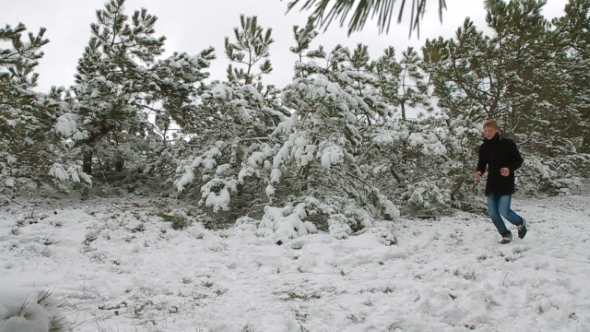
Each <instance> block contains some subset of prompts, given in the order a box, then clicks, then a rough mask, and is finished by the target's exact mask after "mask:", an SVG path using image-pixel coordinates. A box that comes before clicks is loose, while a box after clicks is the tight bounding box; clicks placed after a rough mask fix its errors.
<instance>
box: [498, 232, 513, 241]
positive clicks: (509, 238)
mask: <svg viewBox="0 0 590 332" xmlns="http://www.w3.org/2000/svg"><path fill="white" fill-rule="evenodd" d="M511 241H512V233H506V234H504V235H502V241H500V243H501V244H506V243H510V242H511Z"/></svg>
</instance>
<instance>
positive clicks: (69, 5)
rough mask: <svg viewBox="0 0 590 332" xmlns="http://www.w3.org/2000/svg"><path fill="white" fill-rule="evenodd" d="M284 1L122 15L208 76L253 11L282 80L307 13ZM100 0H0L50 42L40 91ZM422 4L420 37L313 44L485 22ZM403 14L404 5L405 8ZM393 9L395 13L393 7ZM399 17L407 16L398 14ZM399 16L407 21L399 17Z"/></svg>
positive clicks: (474, 8) (557, 7) (460, 6)
mask: <svg viewBox="0 0 590 332" xmlns="http://www.w3.org/2000/svg"><path fill="white" fill-rule="evenodd" d="M287 1H288V0H284V1H280V0H217V1H212V0H196V1H195V0H167V1H164V0H127V2H126V8H127V14H128V15H131V14H132V13H133V11H134V10H136V9H140V8H141V7H145V8H147V9H148V12H150V13H152V14H154V15H156V16H157V17H158V18H159V19H158V22H157V24H156V32H157V33H158V34H159V35H164V36H166V37H167V41H166V46H165V47H166V53H167V54H170V53H172V52H174V51H178V52H187V53H189V54H195V53H198V52H200V51H201V50H202V49H204V48H206V47H208V46H213V47H215V49H216V54H217V57H218V59H217V60H215V61H214V62H213V64H212V68H211V70H210V72H211V74H212V77H213V78H215V79H224V78H225V70H226V68H227V64H228V61H227V60H226V59H225V55H224V53H223V41H224V37H225V36H230V37H231V36H232V35H233V31H232V29H233V28H234V27H236V26H239V15H240V14H246V15H257V16H258V20H259V23H260V24H261V25H262V26H263V27H271V28H272V29H273V36H274V39H275V43H274V44H273V45H272V47H271V49H270V53H271V60H272V63H273V67H274V72H273V73H272V74H271V75H270V77H268V78H267V79H266V82H267V83H272V84H276V85H278V86H281V87H282V86H284V85H285V84H287V83H289V82H290V81H291V77H292V73H293V64H294V62H295V59H296V57H295V55H293V54H292V53H291V52H290V51H289V47H290V46H292V45H293V33H292V27H293V25H296V24H297V25H302V26H303V25H305V23H306V17H307V16H308V14H309V13H305V12H303V13H302V12H299V7H297V8H296V10H294V11H292V12H290V13H289V14H287V15H285V12H286V8H287ZM105 2H106V1H105V0H83V1H82V0H43V1H42V0H18V1H13V0H0V3H1V4H2V6H0V8H2V9H3V10H2V11H0V24H1V25H2V26H4V25H5V24H10V25H12V26H15V25H16V24H18V23H19V22H22V23H24V24H25V25H26V26H27V28H28V29H29V30H30V31H34V32H37V31H38V29H39V27H45V28H47V33H46V37H47V38H49V40H50V43H49V44H48V45H47V46H45V47H44V49H43V51H44V53H45V57H44V58H43V59H41V61H40V65H39V67H38V72H39V73H40V78H39V87H38V90H40V91H47V90H48V89H49V88H50V87H51V86H52V85H58V86H59V85H61V86H66V87H69V86H70V85H72V84H73V75H74V73H75V70H76V64H77V60H78V58H79V57H80V56H81V55H82V53H83V51H84V47H85V46H86V44H87V43H88V39H89V37H90V23H92V22H95V18H96V16H95V11H96V10H97V9H100V8H103V5H104V3H105ZM429 2H430V9H429V12H427V13H426V15H425V18H424V20H423V22H422V27H421V34H420V40H418V39H417V36H416V34H415V33H414V34H413V35H412V38H411V39H409V38H408V27H409V26H408V24H407V23H403V24H402V25H397V24H395V25H392V28H391V29H390V32H389V34H388V35H386V34H381V35H379V33H378V30H377V28H376V23H375V22H368V23H367V25H366V27H365V29H364V31H362V32H357V33H354V34H353V35H352V36H350V37H348V36H347V33H346V27H343V28H339V26H338V22H333V23H332V25H331V26H330V28H329V30H328V31H327V32H325V33H322V34H320V36H318V38H317V39H316V42H315V43H316V45H319V44H322V45H324V46H325V47H326V48H327V49H331V48H332V47H334V46H335V45H337V44H343V45H346V46H349V47H351V48H353V47H354V46H355V45H356V44H357V43H359V42H362V43H364V44H367V45H369V51H370V53H371V56H372V57H377V56H380V55H381V54H382V51H383V49H385V48H386V47H388V46H394V47H395V48H396V50H398V52H399V51H401V50H403V49H405V48H406V47H408V46H415V47H417V48H420V46H421V45H422V44H423V42H424V40H425V39H426V38H436V37H438V36H441V35H442V36H443V37H451V36H453V35H454V33H455V31H456V30H457V28H458V27H459V26H460V25H462V23H463V21H464V20H465V18H466V17H471V18H472V19H473V20H474V21H475V23H476V25H477V26H478V27H481V28H484V27H485V11H484V5H483V1H481V0H469V1H467V0H447V7H448V10H447V11H445V12H444V17H443V23H442V25H441V23H440V22H439V20H438V13H437V6H438V1H435V0H430V1H429ZM565 4H566V0H548V4H547V6H546V7H545V15H546V16H548V17H555V16H561V15H562V13H563V8H564V6H565ZM408 13H409V11H408ZM396 14H397V11H396ZM406 15H407V14H406ZM406 22H407V20H406Z"/></svg>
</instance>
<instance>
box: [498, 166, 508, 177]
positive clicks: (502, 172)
mask: <svg viewBox="0 0 590 332" xmlns="http://www.w3.org/2000/svg"><path fill="white" fill-rule="evenodd" d="M500 174H502V176H508V175H510V169H509V168H508V167H504V168H500Z"/></svg>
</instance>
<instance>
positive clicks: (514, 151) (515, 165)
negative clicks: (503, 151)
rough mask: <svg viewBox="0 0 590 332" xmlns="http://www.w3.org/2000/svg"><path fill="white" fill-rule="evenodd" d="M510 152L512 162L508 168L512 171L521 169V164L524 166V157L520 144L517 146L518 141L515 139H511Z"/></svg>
mask: <svg viewBox="0 0 590 332" xmlns="http://www.w3.org/2000/svg"><path fill="white" fill-rule="evenodd" d="M509 153H510V164H509V165H508V168H509V169H510V171H511V172H514V171H516V170H517V169H519V168H520V166H522V163H523V162H524V159H523V158H522V155H521V154H520V151H518V146H516V143H514V141H513V140H510V144H509Z"/></svg>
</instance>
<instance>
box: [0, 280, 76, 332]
mask: <svg viewBox="0 0 590 332" xmlns="http://www.w3.org/2000/svg"><path fill="white" fill-rule="evenodd" d="M60 307H61V305H60V303H59V302H58V301H57V300H56V299H55V298H54V296H53V295H52V294H51V293H49V292H47V291H35V290H28V289H12V288H0V331H2V332H24V331H27V332H63V331H69V330H70V326H69V323H68V322H67V320H66V318H65V317H64V316H63V315H62V314H61V312H60Z"/></svg>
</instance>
